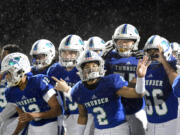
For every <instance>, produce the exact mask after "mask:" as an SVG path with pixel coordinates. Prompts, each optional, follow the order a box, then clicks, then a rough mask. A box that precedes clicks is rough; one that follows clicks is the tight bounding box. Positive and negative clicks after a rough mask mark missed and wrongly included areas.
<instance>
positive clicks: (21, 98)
mask: <svg viewBox="0 0 180 135" xmlns="http://www.w3.org/2000/svg"><path fill="white" fill-rule="evenodd" d="M27 80H28V83H27V85H26V88H25V89H24V90H20V89H19V87H17V86H15V87H10V88H8V89H7V90H6V92H5V96H6V99H7V101H8V102H11V103H15V104H16V105H17V106H18V107H19V108H21V109H22V110H23V111H24V112H46V111H48V110H50V106H49V105H48V103H47V102H46V101H45V100H44V99H43V96H44V95H45V94H46V93H47V92H48V91H49V90H51V89H53V86H52V85H50V84H49V79H48V77H47V76H45V75H41V74H39V75H35V76H27ZM55 120H57V118H51V119H38V120H33V121H31V122H30V124H32V125H35V126H41V125H43V124H46V123H48V122H52V121H55Z"/></svg>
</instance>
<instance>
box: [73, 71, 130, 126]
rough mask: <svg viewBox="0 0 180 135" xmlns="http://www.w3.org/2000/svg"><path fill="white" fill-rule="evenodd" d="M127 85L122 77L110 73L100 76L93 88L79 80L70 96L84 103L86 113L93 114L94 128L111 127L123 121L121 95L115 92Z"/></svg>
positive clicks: (79, 102)
mask: <svg viewBox="0 0 180 135" xmlns="http://www.w3.org/2000/svg"><path fill="white" fill-rule="evenodd" d="M127 85H128V82H127V81H125V80H124V78H123V77H121V76H119V75H118V74H112V75H108V76H105V77H103V78H101V79H100V81H99V82H98V84H97V87H96V88H95V89H88V88H87V87H85V85H84V84H83V83H82V81H79V82H78V83H77V84H76V85H75V86H74V87H73V88H72V91H71V96H72V98H73V100H74V101H76V102H77V103H78V104H82V105H84V106H85V108H86V109H87V111H88V113H92V114H93V116H94V123H95V127H96V128H98V129H105V128H112V127H115V126H117V125H120V124H121V123H123V122H125V114H124V108H123V105H122V104H121V97H118V96H117V95H116V92H117V91H118V90H119V89H120V88H122V87H123V86H127Z"/></svg>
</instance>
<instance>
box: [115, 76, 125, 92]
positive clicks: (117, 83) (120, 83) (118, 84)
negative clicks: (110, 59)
mask: <svg viewBox="0 0 180 135" xmlns="http://www.w3.org/2000/svg"><path fill="white" fill-rule="evenodd" d="M112 85H113V88H114V90H115V92H116V91H118V90H119V89H121V88H122V87H124V86H128V82H127V81H126V80H125V79H124V77H122V76H120V75H119V74H114V75H113V79H112Z"/></svg>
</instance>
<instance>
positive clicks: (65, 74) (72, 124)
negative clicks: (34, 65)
mask: <svg viewBox="0 0 180 135" xmlns="http://www.w3.org/2000/svg"><path fill="white" fill-rule="evenodd" d="M48 76H49V77H52V76H54V77H56V78H58V79H60V78H62V79H63V80H64V81H66V82H67V84H68V85H69V86H71V87H73V86H74V85H75V84H76V83H77V82H78V81H79V80H80V77H79V76H78V74H77V69H76V68H75V67H74V68H73V69H72V70H71V71H67V70H66V68H65V67H63V66H61V65H60V64H59V63H55V64H53V65H52V66H51V67H50V68H49V70H48ZM51 83H52V84H53V85H55V83H56V82H55V81H54V80H51ZM58 94H59V95H60V98H61V97H62V95H61V94H62V93H60V92H58ZM64 98H65V100H64V102H63V107H64V108H63V110H64V115H65V117H64V122H63V125H64V127H65V130H66V131H65V132H66V135H72V134H73V135H76V133H77V128H76V127H77V118H78V113H79V112H78V105H77V103H76V102H74V101H73V100H72V99H71V98H70V97H67V96H64ZM89 117H91V116H90V115H89ZM88 124H89V125H87V127H86V130H85V131H86V133H85V135H90V134H91V133H90V132H91V131H90V130H91V126H92V122H91V121H88ZM92 132H93V131H92Z"/></svg>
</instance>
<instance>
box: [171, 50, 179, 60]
mask: <svg viewBox="0 0 180 135" xmlns="http://www.w3.org/2000/svg"><path fill="white" fill-rule="evenodd" d="M172 55H173V57H174V58H176V59H178V52H177V51H172Z"/></svg>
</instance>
